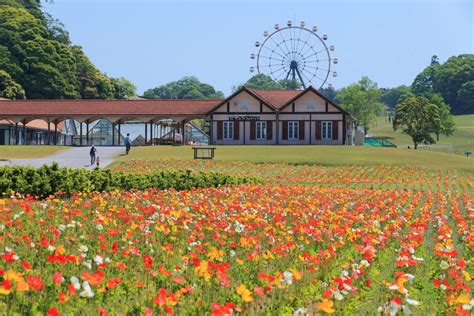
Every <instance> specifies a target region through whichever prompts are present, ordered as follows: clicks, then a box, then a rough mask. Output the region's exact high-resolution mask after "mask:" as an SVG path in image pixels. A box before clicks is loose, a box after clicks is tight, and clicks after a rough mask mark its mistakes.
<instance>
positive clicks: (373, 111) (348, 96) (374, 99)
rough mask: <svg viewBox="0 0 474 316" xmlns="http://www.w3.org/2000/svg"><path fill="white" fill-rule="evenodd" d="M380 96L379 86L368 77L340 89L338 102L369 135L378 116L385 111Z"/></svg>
mask: <svg viewBox="0 0 474 316" xmlns="http://www.w3.org/2000/svg"><path fill="white" fill-rule="evenodd" d="M380 96H381V92H380V89H379V88H378V87H377V84H376V83H375V82H373V81H372V80H370V79H369V78H368V77H362V79H361V80H359V81H358V82H357V83H353V84H351V85H349V86H347V87H344V88H342V89H340V90H339V91H338V92H337V97H336V100H337V101H338V102H339V104H340V106H341V107H342V108H344V109H346V110H347V111H349V112H350V113H351V114H352V115H354V116H355V117H356V119H357V121H356V125H357V127H359V126H363V127H364V132H365V133H367V131H368V130H369V127H370V126H371V124H373V123H374V121H375V119H376V117H377V115H379V114H381V113H382V112H383V110H384V109H385V106H384V105H383V104H382V103H381V102H380Z"/></svg>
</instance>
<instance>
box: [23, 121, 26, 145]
mask: <svg viewBox="0 0 474 316" xmlns="http://www.w3.org/2000/svg"><path fill="white" fill-rule="evenodd" d="M23 145H26V120H23Z"/></svg>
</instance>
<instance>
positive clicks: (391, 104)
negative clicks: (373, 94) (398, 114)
mask: <svg viewBox="0 0 474 316" xmlns="http://www.w3.org/2000/svg"><path fill="white" fill-rule="evenodd" d="M380 90H381V92H382V95H381V96H380V102H382V103H385V104H386V105H387V106H388V108H389V109H390V110H391V111H394V110H395V106H396V105H397V104H398V100H399V99H400V97H401V96H402V95H404V94H406V93H409V92H411V88H410V87H409V86H403V85H402V86H398V87H394V88H381V89H380Z"/></svg>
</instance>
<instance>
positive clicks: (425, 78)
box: [412, 54, 474, 114]
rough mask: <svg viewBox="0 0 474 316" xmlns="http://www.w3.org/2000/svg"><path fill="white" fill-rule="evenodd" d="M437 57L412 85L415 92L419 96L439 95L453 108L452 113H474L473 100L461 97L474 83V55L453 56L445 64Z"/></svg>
mask: <svg viewBox="0 0 474 316" xmlns="http://www.w3.org/2000/svg"><path fill="white" fill-rule="evenodd" d="M435 57H436V56H433V58H432V60H431V64H430V65H429V66H428V67H426V68H425V69H424V70H423V71H422V72H421V73H420V74H418V75H417V76H416V78H415V80H414V81H413V84H412V90H413V92H414V93H415V94H417V95H426V94H432V93H439V94H441V96H442V97H443V99H444V100H445V102H446V103H447V104H449V105H450V106H451V110H452V113H454V114H470V113H471V114H472V113H474V106H472V104H471V103H470V100H471V99H470V98H469V97H467V98H465V97H461V98H460V97H459V95H460V94H461V95H463V94H464V93H465V88H466V86H464V85H465V84H467V83H468V82H470V81H474V54H463V55H459V56H453V57H450V58H449V59H448V60H447V61H446V62H445V63H443V64H440V63H439V61H438V59H437V57H436V58H435ZM463 86H464V88H463ZM469 86H470V85H467V87H469Z"/></svg>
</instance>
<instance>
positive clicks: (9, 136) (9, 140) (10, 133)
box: [8, 124, 12, 145]
mask: <svg viewBox="0 0 474 316" xmlns="http://www.w3.org/2000/svg"><path fill="white" fill-rule="evenodd" d="M11 144H12V126H11V125H10V124H8V145H11Z"/></svg>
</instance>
